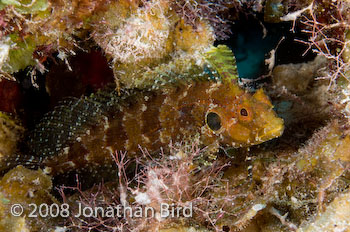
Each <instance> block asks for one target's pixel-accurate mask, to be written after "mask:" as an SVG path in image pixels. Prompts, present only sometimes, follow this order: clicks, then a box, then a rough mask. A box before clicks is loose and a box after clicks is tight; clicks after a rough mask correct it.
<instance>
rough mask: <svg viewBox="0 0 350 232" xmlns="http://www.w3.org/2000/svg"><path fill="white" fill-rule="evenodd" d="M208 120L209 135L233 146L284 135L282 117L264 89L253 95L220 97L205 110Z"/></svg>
mask: <svg viewBox="0 0 350 232" xmlns="http://www.w3.org/2000/svg"><path fill="white" fill-rule="evenodd" d="M215 100H216V99H214V101H215ZM205 124H206V125H205V126H206V129H207V130H206V131H207V132H208V133H207V135H208V136H209V137H211V138H215V137H217V138H218V139H219V141H220V143H221V144H223V145H228V146H233V147H246V146H251V145H255V144H260V143H263V142H265V141H268V140H270V139H273V138H276V137H279V136H281V135H282V133H283V130H284V125H283V119H281V118H279V117H278V116H277V115H276V113H275V112H274V110H273V105H272V104H271V101H270V100H269V98H268V97H267V96H266V95H265V93H264V91H263V90H262V89H259V90H258V91H257V92H256V93H255V94H253V95H252V94H250V93H241V94H240V95H239V96H232V97H231V98H225V100H222V99H221V101H219V100H218V99H217V101H216V104H213V105H212V107H210V108H209V109H208V111H207V112H206V114H205Z"/></svg>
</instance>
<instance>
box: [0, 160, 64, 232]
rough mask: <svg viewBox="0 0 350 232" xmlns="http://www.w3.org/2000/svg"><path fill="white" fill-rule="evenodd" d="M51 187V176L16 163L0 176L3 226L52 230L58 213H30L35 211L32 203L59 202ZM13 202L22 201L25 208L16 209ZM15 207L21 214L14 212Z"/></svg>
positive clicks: (29, 229)
mask: <svg viewBox="0 0 350 232" xmlns="http://www.w3.org/2000/svg"><path fill="white" fill-rule="evenodd" d="M51 188H52V182H51V178H50V177H49V176H47V175H45V174H44V173H43V172H42V171H33V170H28V169H26V168H24V167H23V166H17V167H16V168H15V169H12V170H11V171H10V172H8V173H6V175H4V176H3V177H2V179H1V180H0V199H1V201H0V215H1V217H0V218H1V219H0V230H1V231H28V232H29V231H53V227H54V226H53V225H55V223H57V221H58V219H59V217H56V218H55V217H45V216H44V217H42V216H41V215H40V214H39V213H38V211H35V212H34V214H35V215H37V216H36V217H31V216H29V215H30V213H33V211H34V206H32V205H31V204H36V205H37V206H40V204H43V203H45V204H47V205H50V204H52V203H58V201H57V200H56V199H55V198H54V197H53V196H52V195H51V194H50V191H51ZM14 204H20V205H21V206H22V207H23V208H22V209H21V208H16V209H15V211H13V210H14V209H13V205H14ZM16 210H18V213H19V216H15V215H14V213H13V212H17V211H16ZM21 210H23V212H22V213H20V212H21ZM44 213H46V212H44ZM44 215H45V214H44Z"/></svg>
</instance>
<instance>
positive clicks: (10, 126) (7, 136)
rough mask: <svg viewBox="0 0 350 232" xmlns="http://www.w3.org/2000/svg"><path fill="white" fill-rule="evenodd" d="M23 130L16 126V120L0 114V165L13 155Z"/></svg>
mask: <svg viewBox="0 0 350 232" xmlns="http://www.w3.org/2000/svg"><path fill="white" fill-rule="evenodd" d="M23 132H24V128H23V127H22V126H21V125H19V124H18V120H15V119H13V117H11V116H10V115H7V114H5V113H2V112H0V164H1V166H3V165H6V164H5V163H4V162H5V161H6V160H8V159H10V157H13V156H14V155H15V152H16V151H17V143H18V142H19V141H20V140H21V138H22V137H23Z"/></svg>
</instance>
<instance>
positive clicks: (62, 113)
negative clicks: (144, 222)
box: [26, 78, 284, 175]
mask: <svg viewBox="0 0 350 232" xmlns="http://www.w3.org/2000/svg"><path fill="white" fill-rule="evenodd" d="M283 128H284V126H283V120H282V119H281V118H279V117H277V116H276V113H275V112H274V111H273V105H272V104H271V102H270V100H269V98H268V97H267V96H266V95H265V94H264V92H263V90H262V89H260V90H258V91H257V92H256V93H254V94H251V93H248V92H247V91H245V90H243V89H241V88H240V87H239V86H238V85H237V84H236V83H234V81H233V80H231V79H229V78H225V79H222V80H216V81H213V80H211V81H208V80H197V79H188V80H181V81H180V80H179V81H178V82H176V83H174V82H173V83H171V84H165V85H162V86H160V87H157V88H149V89H132V90H128V91H126V90H125V91H122V93H121V95H119V94H118V92H117V91H116V90H115V86H108V87H106V88H105V89H103V90H101V91H99V92H97V93H96V94H92V95H91V96H89V97H82V98H79V99H77V98H71V99H66V100H65V101H64V102H63V103H62V104H61V105H60V106H58V107H56V108H55V110H54V111H52V112H50V113H48V114H46V116H45V117H44V118H43V119H42V121H41V123H39V124H38V125H36V128H35V130H34V131H33V132H32V133H31V135H30V136H29V139H28V141H27V146H28V151H27V152H26V153H27V154H29V155H30V158H29V159H27V163H31V162H34V160H35V162H39V163H40V164H42V165H44V166H45V167H47V168H48V170H49V171H50V172H51V173H52V175H56V174H60V173H65V172H69V171H72V170H80V169H84V168H87V167H91V165H97V166H99V165H102V164H108V163H112V156H111V154H113V152H115V151H127V154H128V155H129V156H137V155H138V154H139V153H140V147H141V148H143V149H147V150H148V151H149V152H150V153H153V152H157V151H159V150H160V148H166V147H168V145H169V143H177V142H182V141H185V140H188V139H193V138H194V137H196V138H197V139H198V141H199V143H200V144H201V145H203V146H210V145H212V144H219V145H221V146H231V147H247V146H252V145H255V144H260V143H262V142H264V141H267V140H270V139H273V138H276V137H279V136H280V135H281V134H282V132H283Z"/></svg>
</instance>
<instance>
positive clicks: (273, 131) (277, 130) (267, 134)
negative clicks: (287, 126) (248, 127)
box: [256, 118, 284, 143]
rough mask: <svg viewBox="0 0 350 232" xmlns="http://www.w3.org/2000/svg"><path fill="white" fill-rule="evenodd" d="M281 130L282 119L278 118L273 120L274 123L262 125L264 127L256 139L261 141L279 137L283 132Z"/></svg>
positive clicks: (282, 126) (282, 128)
mask: <svg viewBox="0 0 350 232" xmlns="http://www.w3.org/2000/svg"><path fill="white" fill-rule="evenodd" d="M283 131H284V123H283V119H281V118H278V120H274V123H272V124H270V125H268V126H267V127H264V129H262V130H261V133H258V134H257V136H256V141H257V142H260V143H262V142H265V141H267V140H270V139H274V138H277V137H280V136H281V135H282V134H283Z"/></svg>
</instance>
